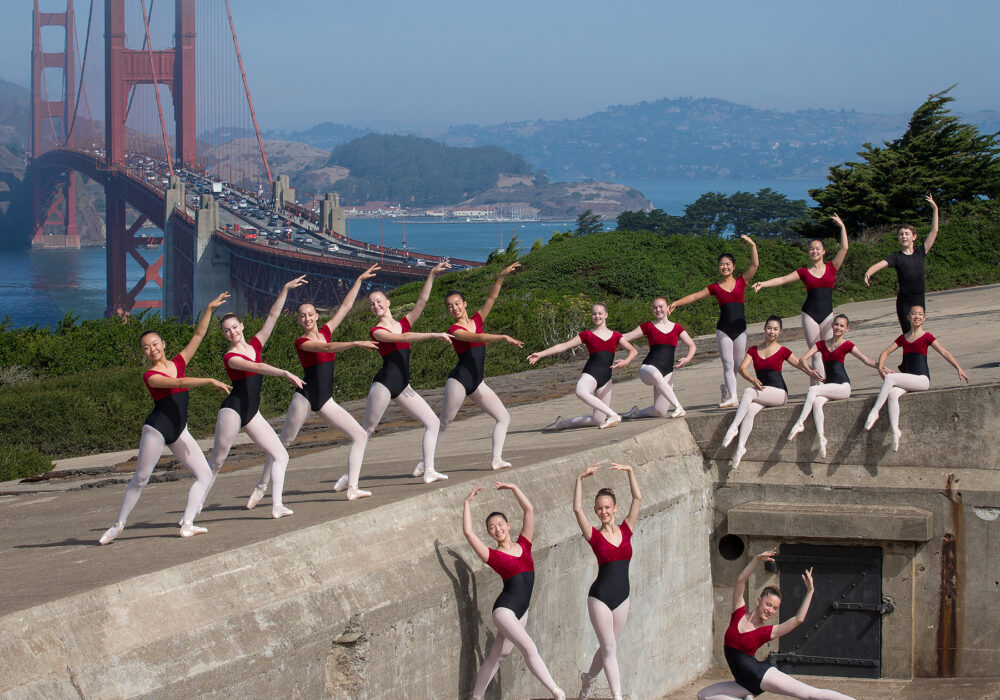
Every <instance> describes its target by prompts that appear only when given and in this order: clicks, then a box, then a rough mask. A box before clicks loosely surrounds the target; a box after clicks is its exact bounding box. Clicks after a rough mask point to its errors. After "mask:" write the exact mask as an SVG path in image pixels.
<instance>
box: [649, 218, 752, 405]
mask: <svg viewBox="0 0 1000 700" xmlns="http://www.w3.org/2000/svg"><path fill="white" fill-rule="evenodd" d="M740 238H742V239H743V240H744V241H746V243H747V245H749V246H750V264H749V265H748V266H747V269H746V270H744V271H743V274H742V275H736V274H735V271H736V258H735V257H734V256H733V254H732V253H723V254H722V255H720V256H719V275H720V276H721V279H720V280H719V281H718V282H715V283H713V284H710V285H708V286H707V287H705V288H704V289H702V290H701V291H698V292H694V293H693V294H688V295H687V296H686V297H681V298H680V299H678V300H677V301H675V302H674V303H673V304H671V305H670V306H669V307H667V310H668V312H669V313H673V312H674V310H675V309H678V308H680V307H682V306H686V305H687V304H690V303H691V302H695V301H698V300H700V299H705V298H707V297H708V296H713V297H715V298H716V300H717V301H718V302H719V320H718V322H717V323H716V324H715V342H716V344H717V345H718V346H719V359H720V360H722V384H721V385H720V386H719V389H720V390H721V392H722V403H720V404H719V407H720V408H731V407H733V406H736V405H737V399H736V367H737V365H738V364H739V362H740V360H742V359H743V355H744V353H745V352H746V348H747V320H746V313H745V310H744V308H743V300H744V293H745V292H746V288H747V283H748V282H750V280H752V279H753V276H754V275H755V274H757V266H758V265H759V264H760V258H759V257H758V256H757V244H756V243H754V242H753V239H752V238H750V236H740Z"/></svg>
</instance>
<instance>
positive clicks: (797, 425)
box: [788, 421, 806, 442]
mask: <svg viewBox="0 0 1000 700" xmlns="http://www.w3.org/2000/svg"><path fill="white" fill-rule="evenodd" d="M805 429H806V426H804V425H802V422H801V421H795V425H793V426H792V429H791V430H789V431H788V441H789V442H791V441H792V440H794V439H795V436H796V435H798V434H799V433H801V432H802V431H803V430H805Z"/></svg>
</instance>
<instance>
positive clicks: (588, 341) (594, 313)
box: [528, 304, 639, 430]
mask: <svg viewBox="0 0 1000 700" xmlns="http://www.w3.org/2000/svg"><path fill="white" fill-rule="evenodd" d="M590 318H591V320H592V321H593V322H594V328H593V330H589V331H580V333H579V334H578V335H577V336H575V337H573V338H571V339H570V340H567V341H566V342H565V343H559V344H558V345H553V346H552V347H550V348H546V349H545V350H541V351H540V352H533V353H531V354H530V355H528V362H529V363H531V364H535V363H536V362H538V361H539V360H540V359H542V358H543V357H548V356H549V355H555V354H557V353H560V352H565V351H566V350H571V349H572V348H575V347H577V346H579V345H585V346H586V347H587V351H588V352H589V353H590V357H589V358H588V359H587V364H585V365H584V366H583V373H582V374H581V375H580V379H579V380H577V382H576V396H577V398H578V399H580V400H581V401H583V402H584V403H585V404H587V405H588V406H590V407H592V408H593V409H594V412H593V413H591V414H590V415H589V416H577V417H576V418H570V419H569V420H566V419H564V418H563V417H562V416H559V417H557V418H556V419H555V421H554V422H553V423H550V424H549V425H547V426H545V427H544V428H542V430H563V429H565V428H582V427H586V426H593V425H596V426H597V427H599V428H610V427H611V426H612V425H618V424H619V423H621V422H622V417H621V416H620V415H618V414H617V413H615V412H614V411H613V410H612V409H611V406H610V402H611V371H612V370H615V369H618V368H619V367H625V366H626V365H628V364H629V363H630V362H631V361H632V360H633V359H635V356H636V355H638V354H639V353H638V351H637V350H636V349H635V348H634V347H632V344H631V343H630V342H628V341H627V340H625V339H624V338H623V337H622V334H621V333H619V332H618V331H613V330H611V329H610V328H608V327H607V325H606V324H607V320H608V307H607V306H605V305H604V304H594V306H593V307H592V308H591V310H590ZM618 346H621V347H623V348H625V350H627V351H628V355H627V356H626V357H625V359H623V360H617V361H616V360H615V350H617V349H618Z"/></svg>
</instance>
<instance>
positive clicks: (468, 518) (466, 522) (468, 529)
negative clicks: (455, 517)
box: [462, 485, 490, 561]
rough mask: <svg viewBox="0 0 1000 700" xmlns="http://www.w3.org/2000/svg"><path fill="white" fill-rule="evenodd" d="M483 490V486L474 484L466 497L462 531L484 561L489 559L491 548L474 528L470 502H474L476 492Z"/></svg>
mask: <svg viewBox="0 0 1000 700" xmlns="http://www.w3.org/2000/svg"><path fill="white" fill-rule="evenodd" d="M482 490H483V487H482V486H478V485H477V486H473V487H472V492H471V493H470V494H469V495H468V496H466V497H465V505H464V506H463V508H462V532H463V533H464V534H465V539H467V540H468V541H469V545H470V546H471V547H472V550H473V551H474V552H475V553H476V555H477V556H478V557H479V558H480V559H482V560H483V561H489V560H490V548H489V547H487V546H486V545H485V544H483V541H482V540H481V539H479V535H477V534H476V532H475V530H473V529H472V508H471V505H470V504H471V503H472V499H473V498H475V497H476V494H477V493H479V492H480V491H482Z"/></svg>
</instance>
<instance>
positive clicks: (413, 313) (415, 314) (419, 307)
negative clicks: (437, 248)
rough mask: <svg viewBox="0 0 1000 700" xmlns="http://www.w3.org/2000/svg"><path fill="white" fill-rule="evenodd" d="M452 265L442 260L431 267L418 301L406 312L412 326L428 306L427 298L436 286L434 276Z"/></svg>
mask: <svg viewBox="0 0 1000 700" xmlns="http://www.w3.org/2000/svg"><path fill="white" fill-rule="evenodd" d="M449 267H451V263H449V262H448V261H447V260H442V261H441V262H439V263H438V264H437V265H435V266H434V267H432V268H431V271H430V272H428V273H427V279H426V280H424V286H423V287H421V288H420V294H419V295H418V296H417V301H416V303H414V304H413V308H412V309H410V311H409V312H408V313H407V314H406V316H405V318H406V320H407V321H409V322H410V327H412V326H413V324H414V323H416V322H417V319H418V318H420V314H422V313H423V312H424V307H425V306H427V300H428V299H430V298H431V288H432V287H433V286H434V277H435V276H436V275H437V274H439V273H441V272H444V271H445V270H447V269H448V268H449Z"/></svg>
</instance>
